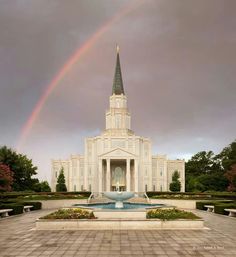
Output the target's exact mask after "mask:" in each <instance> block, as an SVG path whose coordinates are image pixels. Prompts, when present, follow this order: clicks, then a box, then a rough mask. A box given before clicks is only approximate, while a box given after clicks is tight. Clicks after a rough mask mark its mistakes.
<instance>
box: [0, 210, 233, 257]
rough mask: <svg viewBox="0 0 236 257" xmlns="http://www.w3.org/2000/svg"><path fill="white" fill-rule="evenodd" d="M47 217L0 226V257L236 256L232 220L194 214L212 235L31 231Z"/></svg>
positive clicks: (9, 221)
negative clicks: (199, 217)
mask: <svg viewBox="0 0 236 257" xmlns="http://www.w3.org/2000/svg"><path fill="white" fill-rule="evenodd" d="M48 212H49V211H48V210H47V211H45V210H41V211H34V212H31V213H27V214H23V215H19V216H17V217H11V218H7V219H4V220H0V256H1V257H11V256H17V257H23V256H30V257H36V256H40V257H47V256H55V257H59V256H66V257H72V256H79V257H83V256H90V257H92V256H96V257H98V256H114V257H116V256H136V257H139V256H147V257H148V256H150V257H151V256H159V257H164V256H165V257H166V256H169V257H177V256H181V257H182V256H195V257H201V256H202V257H212V256H220V257H222V256H228V257H235V256H236V219H235V218H228V217H224V216H219V215H216V214H213V213H207V212H201V211H196V212H197V214H198V215H200V216H202V217H203V218H204V219H205V220H206V225H207V226H208V227H209V228H211V230H157V231H141V230H135V231H127V230H125V231H108V230H106V231H36V230H34V226H35V219H36V218H38V217H40V216H43V215H45V214H46V213H48Z"/></svg>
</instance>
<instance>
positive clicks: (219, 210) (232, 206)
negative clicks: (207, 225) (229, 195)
mask: <svg viewBox="0 0 236 257" xmlns="http://www.w3.org/2000/svg"><path fill="white" fill-rule="evenodd" d="M224 209H236V203H232V204H230V203H228V204H226V203H222V204H217V205H215V208H214V212H215V213H218V214H223V215H228V214H229V212H226V211H225V210H224Z"/></svg>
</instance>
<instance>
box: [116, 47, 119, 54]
mask: <svg viewBox="0 0 236 257" xmlns="http://www.w3.org/2000/svg"><path fill="white" fill-rule="evenodd" d="M119 51H120V47H119V46H118V45H116V52H117V53H119Z"/></svg>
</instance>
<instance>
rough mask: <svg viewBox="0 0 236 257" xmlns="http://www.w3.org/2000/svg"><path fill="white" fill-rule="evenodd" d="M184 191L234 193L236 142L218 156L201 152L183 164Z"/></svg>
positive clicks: (235, 189)
mask: <svg viewBox="0 0 236 257" xmlns="http://www.w3.org/2000/svg"><path fill="white" fill-rule="evenodd" d="M185 179H186V191H187V192H194V191H200V192H204V191H236V140H235V141H234V142H232V143H231V144H230V145H228V146H227V147H225V148H224V149H223V150H222V151H221V152H220V153H219V154H214V153H213V151H201V152H198V153H197V154H195V155H193V156H192V158H191V159H190V160H189V161H187V162H186V164H185Z"/></svg>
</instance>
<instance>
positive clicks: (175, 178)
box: [170, 170, 181, 192]
mask: <svg viewBox="0 0 236 257" xmlns="http://www.w3.org/2000/svg"><path fill="white" fill-rule="evenodd" d="M180 189H181V183H180V181H179V172H178V171H177V170H175V171H174V173H173V175H172V182H171V183H170V191H172V192H179V191H180Z"/></svg>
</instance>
